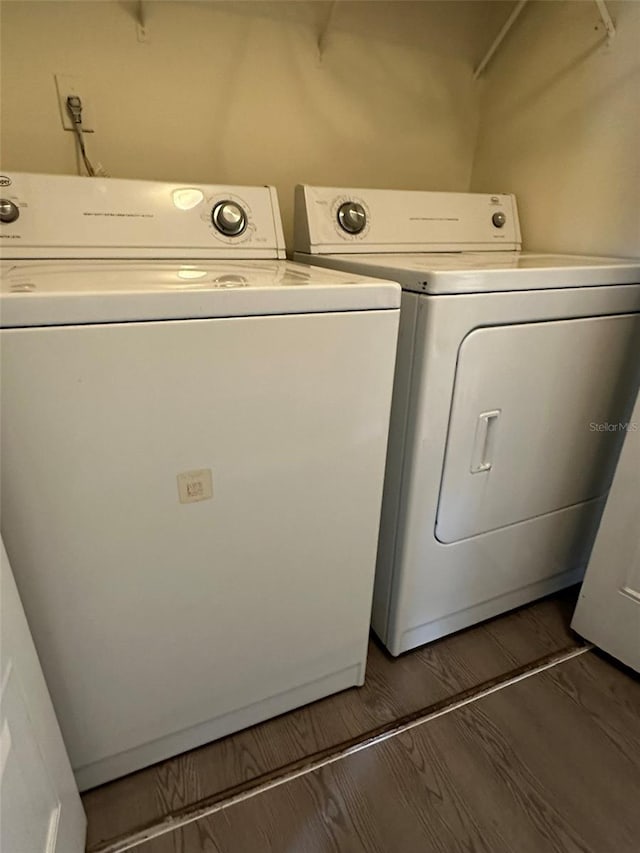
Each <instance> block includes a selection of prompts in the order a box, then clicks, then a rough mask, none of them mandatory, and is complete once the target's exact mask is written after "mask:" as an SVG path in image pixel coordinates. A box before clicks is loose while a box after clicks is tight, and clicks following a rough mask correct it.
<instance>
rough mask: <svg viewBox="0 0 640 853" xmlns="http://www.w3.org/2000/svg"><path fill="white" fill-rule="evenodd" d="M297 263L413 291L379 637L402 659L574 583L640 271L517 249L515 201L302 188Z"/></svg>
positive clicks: (610, 436) (604, 474)
mask: <svg viewBox="0 0 640 853" xmlns="http://www.w3.org/2000/svg"><path fill="white" fill-rule="evenodd" d="M296 250H297V251H296V253H295V255H294V257H295V259H296V260H304V261H307V262H310V263H314V264H317V265H321V266H322V267H332V268H334V269H341V270H344V271H349V272H358V273H366V274H367V275H379V276H381V277H383V278H390V279H394V280H395V281H398V282H399V283H400V284H401V285H402V288H403V294H402V310H401V321H400V336H399V342H398V357H397V363H396V375H395V389H394V401H393V407H392V416H391V430H390V439H389V452H388V461H387V469H386V478H385V492H384V499H383V510H382V522H381V531H380V543H379V551H378V560H377V574H376V587H375V592H374V607H373V627H374V630H375V631H376V633H377V634H378V636H379V637H380V638H381V640H382V641H383V642H384V643H385V645H386V646H387V647H388V649H389V650H390V651H391V652H392V654H399V653H401V652H403V651H406V650H407V649H411V648H413V647H415V646H418V645H421V644H422V643H425V642H428V641H430V640H434V639H436V638H437V637H441V636H443V635H445V634H448V633H450V632H452V631H456V630H458V629H460V628H464V627H465V626H467V625H470V624H473V623H474V622H478V621H480V620H482V619H485V618H487V617H490V616H494V615H496V614H498V613H500V612H502V611H505V610H507V609H509V608H513V607H516V606H518V605H521V604H523V603H525V602H527V601H530V600H532V599H534V598H537V597H539V596H543V595H545V594H548V593H551V592H553V591H555V590H558V589H560V588H562V587H564V586H567V585H569V584H572V583H574V582H576V581H578V580H580V579H581V577H582V575H583V572H584V569H585V566H586V562H587V559H588V556H589V552H590V548H591V545H592V542H593V537H594V534H595V531H596V528H597V525H598V520H599V518H600V514H601V511H602V507H603V504H604V501H605V499H606V496H607V492H608V489H609V485H610V482H611V478H612V472H613V470H614V466H615V462H616V459H617V456H618V453H619V448H620V442H621V437H622V431H621V427H620V426H616V425H619V424H624V422H625V421H626V420H628V417H629V414H630V407H631V405H632V402H633V395H634V392H635V389H636V387H637V385H636V382H637V379H638V372H639V365H640V358H639V357H638V356H639V353H640V313H639V312H640V261H633V260H624V259H612V258H596V257H574V256H568V255H567V256H565V255H549V254H546V255H545V254H535V253H528V252H522V251H521V238H520V228H519V223H518V214H517V208H516V201H515V198H514V197H513V196H511V195H483V194H470V193H431V192H405V191H397V192H396V191H390V190H365V189H359V190H356V189H337V188H318V187H310V186H300V187H298V188H297V191H296Z"/></svg>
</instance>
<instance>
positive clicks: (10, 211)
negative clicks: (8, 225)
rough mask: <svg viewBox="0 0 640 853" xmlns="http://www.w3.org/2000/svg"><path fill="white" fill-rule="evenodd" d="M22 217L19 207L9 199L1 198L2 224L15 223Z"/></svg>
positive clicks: (0, 214) (0, 215) (0, 218)
mask: <svg viewBox="0 0 640 853" xmlns="http://www.w3.org/2000/svg"><path fill="white" fill-rule="evenodd" d="M19 216H20V211H19V209H18V205H17V204H14V203H13V202H12V201H9V199H8V198H0V222H15V221H16V219H17V218H18V217H19Z"/></svg>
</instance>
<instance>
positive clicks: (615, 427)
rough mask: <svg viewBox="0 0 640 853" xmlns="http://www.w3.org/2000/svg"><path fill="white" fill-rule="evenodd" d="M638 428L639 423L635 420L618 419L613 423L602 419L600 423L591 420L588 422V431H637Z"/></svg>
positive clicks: (639, 427) (639, 426)
mask: <svg viewBox="0 0 640 853" xmlns="http://www.w3.org/2000/svg"><path fill="white" fill-rule="evenodd" d="M639 429H640V424H639V423H637V422H636V421H618V423H615V424H611V423H609V421H604V423H601V424H598V423H595V421H591V423H590V424H589V431H590V432H638V430H639Z"/></svg>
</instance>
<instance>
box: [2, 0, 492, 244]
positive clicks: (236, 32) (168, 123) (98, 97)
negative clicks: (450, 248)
mask: <svg viewBox="0 0 640 853" xmlns="http://www.w3.org/2000/svg"><path fill="white" fill-rule="evenodd" d="M136 7H137V3H135V2H80V1H79V2H56V1H55V0H54V2H43V3H40V2H17V1H16V2H3V3H2V5H1V6H0V10H1V14H2V18H1V24H2V27H1V38H2V41H1V47H2V52H1V71H2V91H1V94H2V113H1V119H2V124H1V128H0V130H1V136H0V141H1V146H2V147H1V163H2V168H3V169H4V170H7V171H9V170H14V171H18V170H22V171H33V172H53V173H75V171H76V169H77V163H76V158H75V153H74V140H73V137H72V134H71V133H69V132H64V131H63V130H62V128H61V123H60V117H59V113H58V106H57V100H56V92H55V84H54V76H53V75H54V74H55V73H68V74H77V75H79V76H80V77H81V78H82V80H83V81H85V83H86V86H87V89H88V91H89V93H90V95H91V97H92V99H93V102H94V108H95V116H96V128H97V132H96V133H95V134H93V135H92V136H89V137H88V149H89V154H90V156H91V158H92V159H93V160H94V161H96V160H99V161H101V162H102V163H103V164H104V166H105V168H106V169H107V170H108V171H109V173H110V174H111V175H113V176H114V177H136V178H149V179H158V180H178V181H189V182H217V183H236V184H251V183H258V184H260V183H273V184H275V185H276V186H277V188H278V191H279V195H280V203H281V207H282V211H283V216H284V219H285V231H286V236H287V242H288V243H289V244H290V238H291V233H292V225H291V219H292V202H293V200H292V196H293V187H294V185H295V184H296V183H298V182H310V183H313V182H315V183H318V184H329V185H331V184H337V185H355V186H367V185H368V186H371V185H374V186H381V187H399V188H414V189H419V188H425V189H442V190H466V189H468V186H469V180H470V174H471V163H472V158H473V149H474V144H475V139H476V131H477V121H478V110H477V86H476V85H475V84H474V82H473V79H472V67H473V64H474V62H475V61H476V60H477V57H478V53H479V52H480V53H481V52H482V48H483V47H484V45H485V44H486V41H487V35H486V34H483V28H487V27H488V29H487V32H488V37H489V39H490V36H491V32H492V29H491V27H492V26H493V24H492V22H491V21H490V18H491V16H492V14H493V12H494V10H493V9H492V8H491V7H489V6H488V5H487V4H486V3H475V2H471V3H466V2H458V3H455V4H451V3H439V2H409V3H404V2H347V0H340V1H339V2H338V3H337V4H336V6H335V9H334V13H333V17H332V22H331V25H330V28H329V30H328V34H327V38H326V47H325V51H324V55H323V56H322V58H321V59H320V57H319V52H318V46H317V40H318V35H319V33H320V31H321V29H322V25H323V23H324V21H325V20H326V18H327V13H328V11H329V9H330V5H329V4H327V3H320V2H311V3H307V2H292V3H289V2H279V3H278V2H275V3H274V2H256V3H253V2H238V0H235V2H199V3H191V2H146V3H145V7H146V15H147V23H148V34H149V41H148V43H146V44H142V43H140V42H139V41H138V40H137V35H136V26H135V19H134V15H135V10H136Z"/></svg>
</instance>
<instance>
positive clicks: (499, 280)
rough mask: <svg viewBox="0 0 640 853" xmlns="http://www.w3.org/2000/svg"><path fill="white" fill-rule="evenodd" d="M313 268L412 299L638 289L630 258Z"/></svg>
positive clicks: (377, 261) (449, 258)
mask: <svg viewBox="0 0 640 853" xmlns="http://www.w3.org/2000/svg"><path fill="white" fill-rule="evenodd" d="M309 257H311V256H309ZM296 259H298V260H302V255H301V254H300V253H297V254H296ZM313 262H314V263H319V264H322V265H324V264H328V265H329V266H331V267H334V268H336V267H337V268H339V269H345V270H349V271H353V272H359V273H361V274H363V275H380V276H384V277H385V278H391V279H393V280H395V281H399V282H400V283H401V284H402V287H403V288H404V289H405V290H412V291H415V292H416V293H433V294H438V293H490V292H506V291H517V290H553V289H557V288H567V287H597V286H599V285H614V284H637V283H640V260H637V259H633V258H599V257H590V256H581V255H551V254H538V253H534V252H451V253H433V254H432V253H430V252H417V253H411V254H400V253H398V254H395V253H394V254H383V253H377V254H367V255H324V256H315V255H314V256H313Z"/></svg>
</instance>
